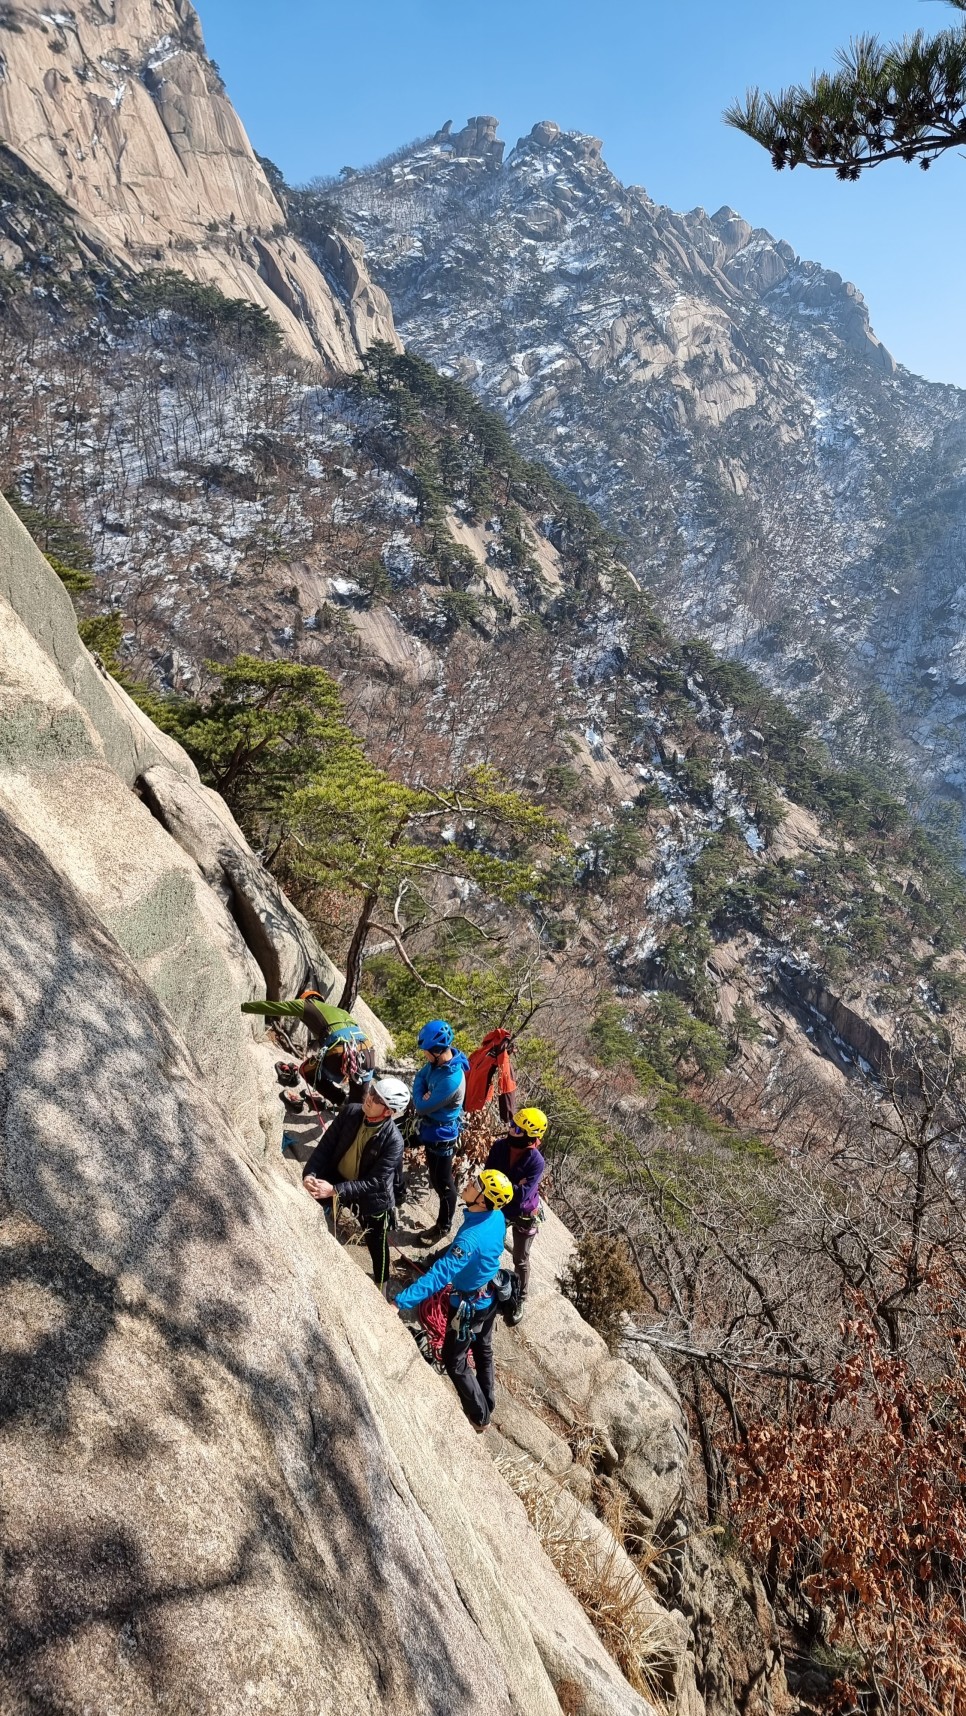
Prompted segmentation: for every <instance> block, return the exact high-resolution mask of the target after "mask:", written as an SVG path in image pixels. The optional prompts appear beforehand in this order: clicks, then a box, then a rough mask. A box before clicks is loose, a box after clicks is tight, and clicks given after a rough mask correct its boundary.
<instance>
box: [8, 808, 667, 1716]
mask: <svg viewBox="0 0 966 1716" xmlns="http://www.w3.org/2000/svg"><path fill="white" fill-rule="evenodd" d="M2 825H3V832H2V838H0V854H2V856H0V869H2V887H0V970H2V982H3V992H4V1008H3V1017H2V1025H0V1043H2V1051H3V1072H2V1086H0V1088H2V1102H3V1111H4V1160H3V1215H2V1224H0V1235H2V1245H3V1262H4V1267H3V1271H2V1293H3V1324H2V1326H3V1330H4V1337H3V1338H4V1344H5V1346H6V1348H7V1363H6V1365H5V1366H4V1378H5V1380H4V1387H3V1402H2V1404H3V1410H2V1415H0V1417H2V1430H0V1438H2V1464H3V1472H4V1479H5V1484H4V1491H5V1494H4V1539H5V1542H4V1550H5V1566H6V1571H7V1582H6V1598H5V1605H4V1615H3V1622H2V1625H3V1649H2V1652H0V1657H2V1665H3V1666H2V1668H0V1687H2V1696H0V1702H2V1704H3V1707H4V1709H5V1710H8V1711H10V1712H11V1716H20V1713H21V1712H23V1713H26V1712H28V1711H29V1712H34V1711H36V1710H37V1709H38V1708H41V1709H45V1710H53V1709H58V1710H71V1711H75V1710H81V1709H84V1708H87V1709H91V1708H94V1709H98V1710H108V1709H110V1710H112V1711H116V1712H117V1713H118V1716H122V1713H126V1712H131V1713H132V1716H133V1713H135V1712H137V1713H138V1716H140V1713H142V1712H144V1711H148V1710H170V1709H172V1708H175V1707H177V1708H178V1709H179V1710H182V1711H185V1712H198V1713H199V1716H200V1713H201V1712H208V1711H211V1710H218V1711H219V1712H224V1713H225V1716H228V1713H230V1712H235V1711H239V1712H240V1711H243V1710H244V1711H248V1710H251V1709H253V1708H260V1709H264V1710H278V1709H280V1708H283V1707H284V1708H285V1709H286V1710H289V1711H292V1712H294V1713H297V1716H299V1713H302V1712H304V1713H305V1716H309V1713H311V1716H316V1713H317V1712H318V1710H319V1708H320V1696H322V1694H321V1692H320V1689H322V1688H324V1689H325V1692H324V1700H323V1704H322V1707H323V1708H325V1707H328V1708H338V1709H340V1710H344V1711H346V1712H351V1713H355V1712H358V1713H359V1716H362V1713H363V1712H366V1713H368V1712H370V1711H372V1710H373V1709H385V1710H390V1709H391V1710H394V1711H402V1712H410V1711H411V1712H420V1713H422V1712H427V1713H429V1712H432V1713H433V1716H443V1713H444V1712H447V1713H448V1712H450V1711H452V1710H453V1709H459V1710H461V1711H465V1712H476V1711H480V1712H483V1711H484V1710H486V1711H493V1710H496V1711H499V1712H507V1713H509V1712H519V1716H524V1713H525V1716H531V1713H533V1716H537V1713H543V1712H546V1716H556V1713H557V1712H558V1710H559V1704H558V1700H557V1696H556V1692H555V1690H554V1686H555V1684H562V1682H563V1681H565V1680H569V1681H571V1682H572V1683H573V1684H574V1685H576V1686H577V1687H578V1688H579V1689H580V1690H581V1691H582V1694H583V1698H584V1703H583V1708H585V1709H586V1710H587V1711H588V1712H594V1713H596V1716H645V1712H646V1709H647V1706H646V1705H645V1703H644V1701H643V1700H642V1699H640V1698H639V1697H637V1696H636V1695H635V1694H633V1693H632V1692H631V1691H630V1689H629V1688H628V1687H626V1685H625V1684H624V1683H622V1681H621V1679H620V1676H619V1675H618V1673H617V1671H616V1669H615V1668H614V1667H613V1665H612V1664H611V1663H610V1661H609V1659H608V1658H607V1657H606V1655H605V1653H604V1651H603V1649H602V1647H601V1646H600V1644H599V1643H598V1641H597V1639H596V1637H595V1635H594V1634H593V1632H592V1631H591V1629H590V1626H589V1624H588V1623H587V1621H586V1620H585V1618H584V1616H583V1614H582V1612H581V1610H580V1609H579V1608H578V1607H577V1604H576V1603H575V1602H574V1600H573V1599H572V1598H571V1597H570V1596H569V1594H568V1593H567V1592H566V1590H565V1589H564V1587H563V1586H562V1585H561V1584H560V1582H559V1581H558V1580H557V1578H556V1576H555V1575H554V1574H553V1572H552V1571H551V1569H550V1567H549V1565H548V1564H547V1563H546V1562H545V1560H544V1559H543V1557H542V1555H541V1554H540V1552H539V1550H538V1548H537V1546H536V1543H535V1542H534V1541H533V1540H532V1539H531V1537H530V1534H529V1531H528V1528H527V1526H526V1523H525V1520H524V1518H523V1514H522V1510H521V1508H520V1506H519V1504H518V1503H517V1502H516V1501H515V1500H514V1498H513V1496H512V1495H511V1494H510V1492H509V1491H507V1490H505V1488H504V1486H503V1485H502V1484H501V1483H500V1481H499V1479H497V1478H496V1476H495V1474H494V1472H493V1470H492V1468H491V1467H490V1465H489V1461H488V1456H487V1454H486V1453H485V1451H484V1450H483V1449H482V1448H481V1447H479V1446H478V1444H477V1442H476V1439H475V1438H474V1436H473V1434H472V1432H471V1431H470V1429H469V1428H468V1426H466V1425H465V1424H464V1423H463V1422H462V1421H461V1418H460V1415H459V1412H458V1410H457V1409H456V1408H455V1403H449V1402H447V1403H446V1405H442V1404H441V1402H440V1400H439V1397H438V1391H437V1390H436V1388H435V1387H434V1386H433V1382H432V1378H431V1377H430V1376H429V1374H428V1373H427V1372H426V1369H425V1366H424V1365H423V1362H422V1360H421V1359H420V1357H419V1355H418V1354H417V1352H416V1350H415V1348H414V1347H413V1344H412V1342H411V1340H410V1338H409V1336H408V1335H407V1334H406V1332H405V1331H404V1330H403V1329H402V1328H401V1327H400V1326H399V1324H398V1321H397V1320H396V1318H395V1317H394V1315H393V1313H392V1311H391V1309H390V1307H389V1306H387V1305H386V1304H385V1303H384V1302H383V1301H382V1299H381V1298H380V1297H379V1295H378V1294H377V1293H376V1292H375V1290H374V1289H366V1290H364V1291H360V1284H359V1277H358V1275H357V1273H356V1271H355V1269H354V1267H353V1265H352V1263H351V1262H349V1261H348V1260H347V1259H346V1258H345V1257H344V1255H343V1254H342V1253H340V1251H339V1250H338V1248H337V1247H336V1246H335V1244H334V1243H333V1242H332V1241H331V1240H330V1239H329V1238H328V1236H327V1235H326V1234H325V1233H324V1230H323V1229H322V1228H321V1224H320V1221H319V1218H318V1215H317V1212H316V1211H315V1210H314V1208H313V1207H311V1206H310V1205H309V1204H308V1200H306V1199H305V1198H304V1195H303V1194H301V1193H299V1192H297V1191H295V1190H294V1189H290V1188H289V1187H288V1186H287V1185H286V1183H285V1182H284V1181H283V1180H281V1179H280V1178H278V1177H276V1176H275V1175H274V1174H273V1172H272V1171H271V1169H269V1168H267V1167H266V1165H265V1162H264V1160H263V1159H262V1158H261V1156H260V1155H259V1154H258V1153H253V1152H252V1151H250V1150H249V1149H248V1148H246V1146H245V1144H244V1141H243V1140H242V1138H241V1137H240V1135H239V1134H238V1133H236V1132H233V1131H232V1130H231V1129H230V1128H229V1126H228V1125H227V1124H226V1122H225V1120H224V1119H223V1118H222V1117H221V1115H220V1114H219V1113H218V1111H217V1109H216V1108H215V1107H213V1105H212V1103H211V1100H210V1096H209V1094H208V1092H207V1091H206V1090H205V1089H204V1088H203V1087H202V1086H201V1085H200V1084H199V1081H198V1077H197V1072H196V1068H195V1065H194V1063H193V1062H192V1060H191V1058H190V1057H189V1056H188V1055H186V1054H185V1051H184V1048H183V1047H182V1044H181V1042H180V1041H179V1038H178V1036H177V1034H176V1033H175V1031H174V1029H173V1027H172V1024H171V1021H170V1019H169V1017H168V1015H167V1014H166V1013H165V1012H164V1010H163V1009H162V1008H161V1007H160V1005H159V1003H158V1001H157V999H156V997H155V996H154V994H153V993H152V991H151V990H150V989H149V988H148V987H147V985H145V984H144V983H142V982H141V980H140V979H139V978H138V976H137V973H136V971H135V969H134V967H133V965H132V964H131V962H130V961H129V959H128V958H127V956H126V955H125V954H124V953H123V952H122V951H121V949H120V947H119V946H118V944H117V942H116V941H115V940H114V939H113V937H111V936H110V935H109V934H108V933H107V932H106V931H105V929H104V928H103V926H102V924H101V923H100V922H99V921H98V919H97V917H96V916H95V914H94V912H93V911H92V910H91V908H90V907H89V906H88V905H87V904H86V902H85V901H84V900H83V899H82V898H81V896H80V895H79V893H78V892H77V890H76V889H75V888H73V887H72V886H71V884H70V883H69V882H68V881H66V880H65V879H64V878H63V877H61V876H60V875H58V874H57V872H56V870H55V869H54V867H53V866H52V865H51V864H50V863H49V862H48V860H47V858H46V857H45V855H44V853H43V852H42V851H41V850H40V848H39V847H38V846H36V845H34V844H33V843H32V842H31V841H30V840H29V839H28V838H27V836H25V835H24V834H23V833H22V832H21V831H20V829H18V828H17V826H16V825H15V824H14V823H13V822H12V821H10V819H9V818H8V817H7V816H6V815H3V816H2ZM326 1700H327V1701H328V1703H327V1704H326V1702H325V1701H326Z"/></svg>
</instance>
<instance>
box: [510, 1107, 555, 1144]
mask: <svg viewBox="0 0 966 1716" xmlns="http://www.w3.org/2000/svg"><path fill="white" fill-rule="evenodd" d="M513 1125H514V1126H515V1127H516V1128H517V1130H518V1131H519V1132H525V1133H526V1135H527V1137H528V1138H533V1139H537V1138H542V1137H543V1135H544V1133H545V1132H546V1130H547V1127H548V1125H549V1121H548V1120H547V1116H546V1115H545V1114H544V1112H543V1109H542V1108H521V1109H520V1111H519V1113H518V1114H515V1115H514V1116H513Z"/></svg>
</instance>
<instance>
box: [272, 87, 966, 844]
mask: <svg viewBox="0 0 966 1716" xmlns="http://www.w3.org/2000/svg"><path fill="white" fill-rule="evenodd" d="M495 131H496V122H495V121H493V120H490V119H486V120H474V121H472V122H471V123H470V126H469V127H467V128H466V129H465V130H464V131H463V132H456V133H453V132H452V131H447V130H446V129H445V128H444V130H443V131H441V132H439V133H437V134H436V136H435V137H433V138H432V139H430V140H429V141H428V142H426V143H423V144H417V145H414V146H413V147H412V148H411V149H410V150H408V151H406V150H400V151H397V152H396V154H395V155H394V156H392V157H390V158H389V159H388V161H387V163H386V164H385V166H384V167H383V166H379V165H378V164H377V165H376V166H375V167H373V168H369V169H365V170H361V171H358V172H356V171H351V170H345V171H344V172H343V174H342V175H341V176H340V178H339V179H338V180H337V181H331V182H330V181H327V182H324V183H320V185H319V186H318V189H317V191H316V193H315V194H316V195H317V196H318V197H320V198H322V199H323V200H324V201H325V202H326V203H327V204H329V205H334V206H337V207H338V208H339V209H340V210H341V212H342V218H343V220H344V222H345V224H346V226H347V227H348V228H349V229H350V230H351V231H352V232H353V233H355V234H356V235H357V236H359V237H360V238H361V239H362V240H363V242H364V243H365V245H366V250H367V255H368V256H369V259H370V265H371V267H372V268H373V271H374V273H375V274H376V276H377V278H378V279H379V281H380V282H381V284H382V285H383V286H384V287H385V288H386V290H387V292H388V294H389V296H390V298H391V299H392V302H393V306H394V311H395V315H396V319H397V324H398V326H399V328H400V330H401V332H402V333H403V336H404V337H405V339H406V340H407V342H408V344H409V345H410V346H411V347H412V349H414V350H416V351H418V352H420V353H421V354H422V355H424V356H425V357H427V358H429V359H430V360H431V361H432V362H434V363H435V364H437V365H438V366H440V367H442V368H444V369H447V370H448V371H450V372H451V373H453V374H455V375H457V376H459V377H461V378H462V379H464V380H466V381H467V382H468V383H469V384H470V385H471V386H472V387H473V388H474V390H475V391H476V392H477V394H478V395H479V397H480V398H481V399H483V400H484V401H485V402H486V403H488V404H491V405H493V406H494V407H496V408H497V409H499V410H500V411H501V412H502V413H503V414H504V416H505V417H506V419H507V421H508V423H509V425H510V427H511V429H512V432H513V434H514V437H515V439H516V441H517V444H518V445H519V446H520V448H521V449H522V450H523V451H524V452H527V453H530V454H534V455H537V456H539V457H541V458H543V459H544V460H546V461H547V462H548V463H549V464H550V466H551V468H552V469H553V470H554V471H555V472H556V473H557V474H558V475H560V476H561V477H563V478H564V479H565V480H566V481H567V482H568V483H570V484H572V485H573V487H574V488H575V489H576V491H577V492H578V493H579V494H580V495H581V496H582V497H583V498H584V499H586V500H588V501H590V502H591V503H592V504H593V505H594V506H595V507H596V508H597V509H598V510H599V512H600V514H601V516H602V518H603V519H604V520H605V522H606V523H607V524H608V525H610V526H611V527H612V528H613V529H614V530H615V531H616V532H617V533H618V534H619V535H620V537H621V538H622V540H623V541H624V542H625V544H626V547H627V552H628V555H629V562H628V563H629V565H630V567H631V570H632V571H634V572H635V574H636V575H637V576H638V577H639V578H640V579H641V580H642V581H643V582H644V583H645V584H646V586H647V587H648V588H649V589H651V590H652V591H653V592H654V593H655V595H656V597H657V599H658V601H659V603H660V605H661V610H662V612H663V614H664V615H665V617H666V618H667V619H668V620H669V622H670V623H671V624H672V625H673V626H674V627H675V629H677V630H679V631H681V630H683V631H685V632H690V633H698V634H700V635H701V636H703V637H706V638H708V639H709V640H710V641H711V642H712V643H713V644H714V645H715V646H716V647H718V648H721V649H723V650H724V651H725V652H726V653H728V654H731V655H735V656H738V657H739V658H740V659H743V660H746V661H749V662H751V663H753V664H754V665H755V666H756V667H757V668H758V669H759V670H760V671H762V672H764V673H765V675H766V676H767V677H768V678H769V680H770V681H771V683H772V684H774V685H776V686H778V687H781V689H782V690H783V691H784V693H785V694H786V695H787V696H789V697H790V698H791V699H792V700H793V702H794V705H795V707H796V708H797V709H799V710H800V711H801V712H802V713H803V714H805V715H806V716H807V717H808V718H809V719H812V720H816V721H818V722H819V723H821V725H822V727H823V730H824V731H825V732H826V734H827V735H828V737H829V739H830V741H831V742H832V744H833V748H834V749H835V750H836V753H837V754H838V755H839V756H841V757H843V758H845V759H857V758H859V757H862V756H864V757H866V758H869V757H875V756H878V758H879V760H880V761H881V762H883V763H884V764H885V765H886V766H887V767H889V766H891V764H892V762H894V761H895V759H896V757H897V756H899V755H902V756H904V757H905V759H906V761H907V762H908V761H910V760H914V762H915V768H916V772H917V773H918V774H920V775H921V776H922V777H923V778H924V779H926V780H927V781H928V782H929V783H930V785H931V787H932V789H933V790H934V791H935V792H936V793H937V794H939V795H940V796H946V797H948V798H950V799H951V800H952V801H953V802H954V803H955V804H956V805H957V807H959V809H960V811H961V807H962V794H963V788H964V783H966V774H964V763H963V753H964V740H963V731H964V729H963V723H962V713H963V705H962V700H961V699H962V693H961V687H962V685H963V684H964V683H966V672H964V665H963V664H964V660H966V654H964V652H966V624H964V618H963V616H964V612H966V608H964V602H966V595H964V586H963V583H962V576H961V563H962V553H961V550H962V542H963V531H964V521H966V400H964V396H963V395H962V394H961V393H960V392H958V391H957V390H956V389H954V388H951V387H942V386H938V385H934V384H930V383H926V382H922V381H919V380H918V379H917V378H916V377H914V376H911V375H910V374H908V372H906V371H905V370H902V369H901V368H899V367H898V366H897V365H896V363H895V361H894V359H893V358H892V357H891V355H890V354H889V353H888V352H886V350H885V348H884V347H883V346H882V345H881V343H880V341H879V340H878V339H877V337H876V335H875V334H874V332H873V331H872V329H871V327H870V324H869V317H868V312H867V309H866V306H865V303H864V301H863V299H862V297H861V295H860V294H859V293H858V292H857V291H856V289H855V288H854V287H852V286H850V285H848V284H846V283H845V282H843V281H842V280H841V278H840V277H839V276H838V275H836V274H834V273H831V272H829V271H827V270H825V269H822V268H820V267H819V266H818V265H817V264H815V263H811V262H806V261H802V260H801V259H800V258H798V257H796V255H795V254H794V252H793V251H792V249H791V247H790V246H789V245H787V244H785V243H783V242H781V241H778V240H775V239H773V238H772V237H771V236H770V235H769V234H768V233H766V232H764V231H760V230H753V229H752V228H751V227H750V225H749V224H748V223H747V222H746V221H744V220H742V219H741V217H740V216H739V215H737V214H736V213H735V211H734V210H732V209H729V208H723V209H720V210H718V212H717V213H716V214H714V215H712V216H708V215H707V214H705V212H704V211H703V210H700V209H698V210H694V211H692V212H691V213H690V214H684V215H680V214H675V213H674V212H673V211H671V210H670V209H667V208H663V207H661V206H660V205H659V204H657V203H655V202H654V201H653V200H652V199H651V197H649V196H648V194H647V193H646V192H645V191H643V190H642V189H640V188H639V187H634V186H631V187H625V186H624V185H622V184H620V183H619V181H618V180H617V179H616V178H615V176H614V175H613V174H612V173H611V172H610V171H609V169H608V168H607V166H606V164H605V162H604V160H603V158H602V155H601V144H600V142H599V140H597V139H595V138H590V137H586V136H583V135H581V134H579V133H576V132H564V131H561V130H560V129H559V127H557V126H556V125H555V124H553V123H552V122H550V121H544V122H541V123H540V124H538V125H536V126H535V127H534V128H533V130H532V131H531V133H530V134H529V135H528V136H527V137H525V138H523V139H521V141H520V142H519V143H518V144H517V145H516V147H515V148H514V149H513V150H511V151H510V153H509V155H508V156H507V157H506V159H505V160H504V159H503V156H502V149H501V147H500V146H499V144H498V142H497V141H496V137H495ZM303 194H304V193H303ZM870 696H871V697H872V698H873V699H877V701H876V703H875V707H876V712H877V713H876V720H875V721H874V722H873V723H871V726H870V723H869V722H868V721H867V719H866V718H865V716H864V714H863V710H867V709H868V708H869V698H870Z"/></svg>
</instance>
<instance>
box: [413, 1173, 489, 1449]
mask: <svg viewBox="0 0 966 1716" xmlns="http://www.w3.org/2000/svg"><path fill="white" fill-rule="evenodd" d="M512 1196H513V1187H512V1186H511V1184H510V1182H509V1180H508V1179H507V1177H506V1175H505V1174H497V1173H494V1171H493V1170H492V1169H491V1168H484V1169H483V1170H482V1172H481V1173H480V1174H479V1176H478V1177H477V1178H476V1179H474V1180H470V1182H469V1184H468V1185H467V1186H466V1188H465V1190H464V1192H463V1202H464V1204H465V1205H466V1213H465V1215H464V1216H463V1221H462V1224H461V1226H460V1230H459V1232H458V1234H457V1235H456V1238H455V1239H454V1241H453V1243H452V1245H451V1246H449V1247H448V1248H447V1250H446V1251H444V1252H441V1254H440V1256H439V1257H437V1259H436V1261H435V1263H434V1264H433V1266H432V1268H431V1269H428V1270H427V1271H426V1274H425V1275H421V1276H420V1277H419V1279H418V1281H414V1282H413V1284H412V1286H411V1287H405V1288H404V1289H403V1291H402V1292H401V1293H400V1295H399V1297H398V1298H397V1300H396V1309H397V1311H399V1312H400V1313H405V1312H407V1311H414V1310H415V1309H416V1306H417V1305H421V1304H422V1303H423V1300H424V1299H431V1298H432V1297H433V1295H434V1294H435V1293H440V1292H442V1290H443V1289H444V1288H448V1289H449V1294H448V1300H449V1316H448V1318H447V1324H446V1336H445V1339H444V1341H443V1364H444V1365H445V1366H446V1371H447V1375H448V1376H449V1378H450V1381H451V1382H452V1384H453V1387H454V1388H455V1389H456V1392H457V1394H458V1395H459V1397H460V1401H461V1403H462V1407H463V1411H464V1412H465V1414H466V1416H467V1418H468V1419H469V1421H470V1423H471V1424H472V1425H473V1428H474V1429H475V1430H479V1431H483V1430H485V1429H486V1427H487V1425H488V1424H489V1422H490V1414H491V1413H492V1411H493V1407H494V1405H495V1395H494V1391H493V1324H494V1322H495V1321H496V1313H497V1309H498V1301H497V1297H496V1294H495V1293H494V1291H493V1277H494V1275H495V1274H496V1272H497V1270H498V1269H499V1267H500V1258H501V1256H502V1254H503V1247H504V1244H505V1242H506V1222H505V1221H504V1219H503V1211H504V1209H505V1208H506V1206H507V1204H509V1202H510V1199H511V1198H512ZM471 1351H472V1354H473V1363H474V1365H475V1367H476V1369H475V1371H474V1370H471V1369H470V1368H469V1356H470V1352H471Z"/></svg>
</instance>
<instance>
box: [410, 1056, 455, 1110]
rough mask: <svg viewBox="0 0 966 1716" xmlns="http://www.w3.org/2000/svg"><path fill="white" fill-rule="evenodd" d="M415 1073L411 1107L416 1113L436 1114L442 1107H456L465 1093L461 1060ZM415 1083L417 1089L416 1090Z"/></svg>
mask: <svg viewBox="0 0 966 1716" xmlns="http://www.w3.org/2000/svg"><path fill="white" fill-rule="evenodd" d="M423 1070H424V1069H420V1072H418V1073H417V1074H416V1081H415V1083H414V1085H413V1107H414V1108H415V1110H416V1113H417V1114H423V1115H429V1114H438V1113H439V1112H440V1110H441V1109H444V1108H458V1107H459V1106H460V1104H461V1103H462V1101H463V1097H464V1095H465V1093H466V1077H465V1074H464V1071H463V1062H462V1060H461V1059H460V1060H452V1061H450V1062H449V1063H448V1065H446V1066H442V1067H430V1068H426V1069H425V1074H426V1076H425V1078H423V1076H422V1074H423ZM417 1085H418V1086H419V1089H418V1090H417V1088H416V1087H417Z"/></svg>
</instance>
